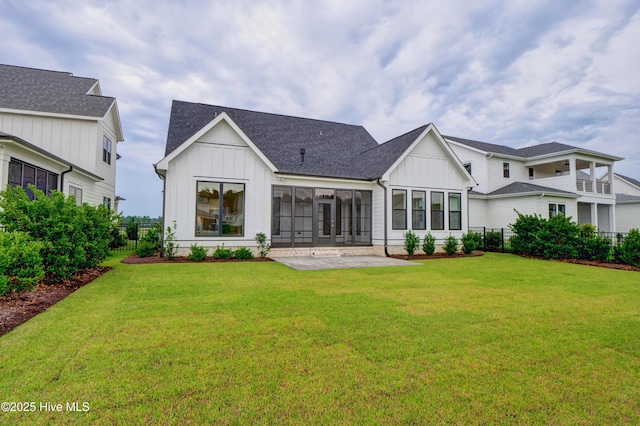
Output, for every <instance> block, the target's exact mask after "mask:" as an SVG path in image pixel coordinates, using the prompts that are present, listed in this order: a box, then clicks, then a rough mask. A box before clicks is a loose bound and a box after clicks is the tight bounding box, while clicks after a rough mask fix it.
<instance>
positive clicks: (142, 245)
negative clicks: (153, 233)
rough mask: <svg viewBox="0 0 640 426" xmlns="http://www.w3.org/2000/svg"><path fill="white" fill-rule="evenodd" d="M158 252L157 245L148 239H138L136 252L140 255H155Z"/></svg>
mask: <svg viewBox="0 0 640 426" xmlns="http://www.w3.org/2000/svg"><path fill="white" fill-rule="evenodd" d="M157 252H158V245H157V244H156V243H152V242H149V241H138V248H136V254H137V255H138V256H140V257H149V256H155V255H156V253H157Z"/></svg>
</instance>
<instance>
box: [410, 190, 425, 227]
mask: <svg viewBox="0 0 640 426" xmlns="http://www.w3.org/2000/svg"><path fill="white" fill-rule="evenodd" d="M411 199H412V201H411V208H412V210H411V225H412V228H413V229H418V230H424V229H427V193H426V192H425V191H412V192H411Z"/></svg>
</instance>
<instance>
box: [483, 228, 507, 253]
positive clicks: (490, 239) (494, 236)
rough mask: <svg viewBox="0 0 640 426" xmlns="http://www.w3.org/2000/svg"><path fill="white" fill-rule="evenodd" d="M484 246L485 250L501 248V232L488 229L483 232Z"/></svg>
mask: <svg viewBox="0 0 640 426" xmlns="http://www.w3.org/2000/svg"><path fill="white" fill-rule="evenodd" d="M484 243H485V247H486V250H487V251H499V250H502V244H503V242H502V232H499V231H489V232H487V233H486V234H485V242H484Z"/></svg>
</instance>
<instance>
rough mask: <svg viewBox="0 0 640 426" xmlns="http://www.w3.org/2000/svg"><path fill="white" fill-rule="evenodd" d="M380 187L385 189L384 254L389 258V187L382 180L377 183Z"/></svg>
mask: <svg viewBox="0 0 640 426" xmlns="http://www.w3.org/2000/svg"><path fill="white" fill-rule="evenodd" d="M376 183H377V184H378V186H379V187H380V188H382V189H384V228H383V229H384V254H385V256H387V257H389V250H388V245H387V204H388V201H387V187H386V186H384V185H383V184H381V183H380V179H378V180H377V181H376Z"/></svg>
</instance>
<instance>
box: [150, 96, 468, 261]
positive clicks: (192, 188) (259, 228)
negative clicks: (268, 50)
mask: <svg viewBox="0 0 640 426" xmlns="http://www.w3.org/2000/svg"><path fill="white" fill-rule="evenodd" d="M154 166H155V168H156V172H157V173H158V175H159V176H160V178H161V179H163V180H164V204H163V205H164V214H163V217H164V226H165V227H166V226H168V225H171V224H172V223H173V222H174V221H175V223H176V225H177V230H176V239H177V240H178V242H179V244H180V246H181V248H182V250H183V251H184V250H188V249H189V246H190V245H191V244H194V243H197V244H198V245H200V246H205V247H216V246H217V245H221V244H223V243H224V244H225V246H226V247H239V246H246V247H255V245H256V243H255V241H254V238H255V235H256V234H257V233H259V232H263V233H265V234H266V235H267V237H268V240H269V241H270V243H271V246H272V247H274V250H276V251H278V252H279V254H280V255H287V254H311V253H316V254H317V253H320V252H326V251H329V252H336V251H340V252H348V253H371V254H373V253H375V254H383V253H384V252H385V250H387V251H388V252H402V251H403V250H402V244H403V241H404V239H403V234H404V233H405V232H406V231H407V230H409V229H413V230H414V231H415V232H416V233H417V234H418V235H420V236H421V237H422V236H424V234H426V233H427V232H431V233H432V234H433V235H434V236H435V237H436V238H437V239H438V240H439V242H441V241H442V240H443V239H444V238H445V237H446V236H448V235H450V234H451V235H455V236H456V237H458V238H459V237H460V236H461V234H462V233H464V232H467V224H468V218H467V211H468V210H467V208H468V206H467V193H468V191H469V190H470V189H471V188H472V187H474V186H475V185H476V183H475V182H474V180H473V178H472V177H471V176H470V175H469V174H468V173H467V171H466V170H465V168H464V167H463V165H462V163H461V162H460V161H459V160H458V159H457V157H456V156H455V154H454V153H453V151H452V150H451V148H450V147H449V146H448V145H447V143H446V142H445V141H444V139H443V138H442V136H441V135H440V133H439V132H438V130H437V129H436V128H435V126H434V125H433V124H428V125H425V126H422V127H420V128H418V129H415V130H413V131H411V132H409V133H406V134H404V135H402V136H399V137H397V138H395V139H392V140H390V141H388V142H386V143H384V144H378V143H377V142H376V141H375V140H374V139H373V138H372V137H371V135H370V134H369V133H368V132H367V131H366V130H365V129H364V128H363V127H361V126H353V125H347V124H341V123H335V122H329V121H321V120H312V119H306V118H298V117H290V116H284V115H277V114H268V113H262V112H254V111H247V110H240V109H234V108H227V107H222V106H214V105H203V104H196V103H188V102H181V101H174V102H173V106H172V110H171V118H170V122H169V132H168V137H167V144H166V151H165V157H164V158H163V159H162V160H160V161H159V162H158V163H157V164H155V165H154Z"/></svg>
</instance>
